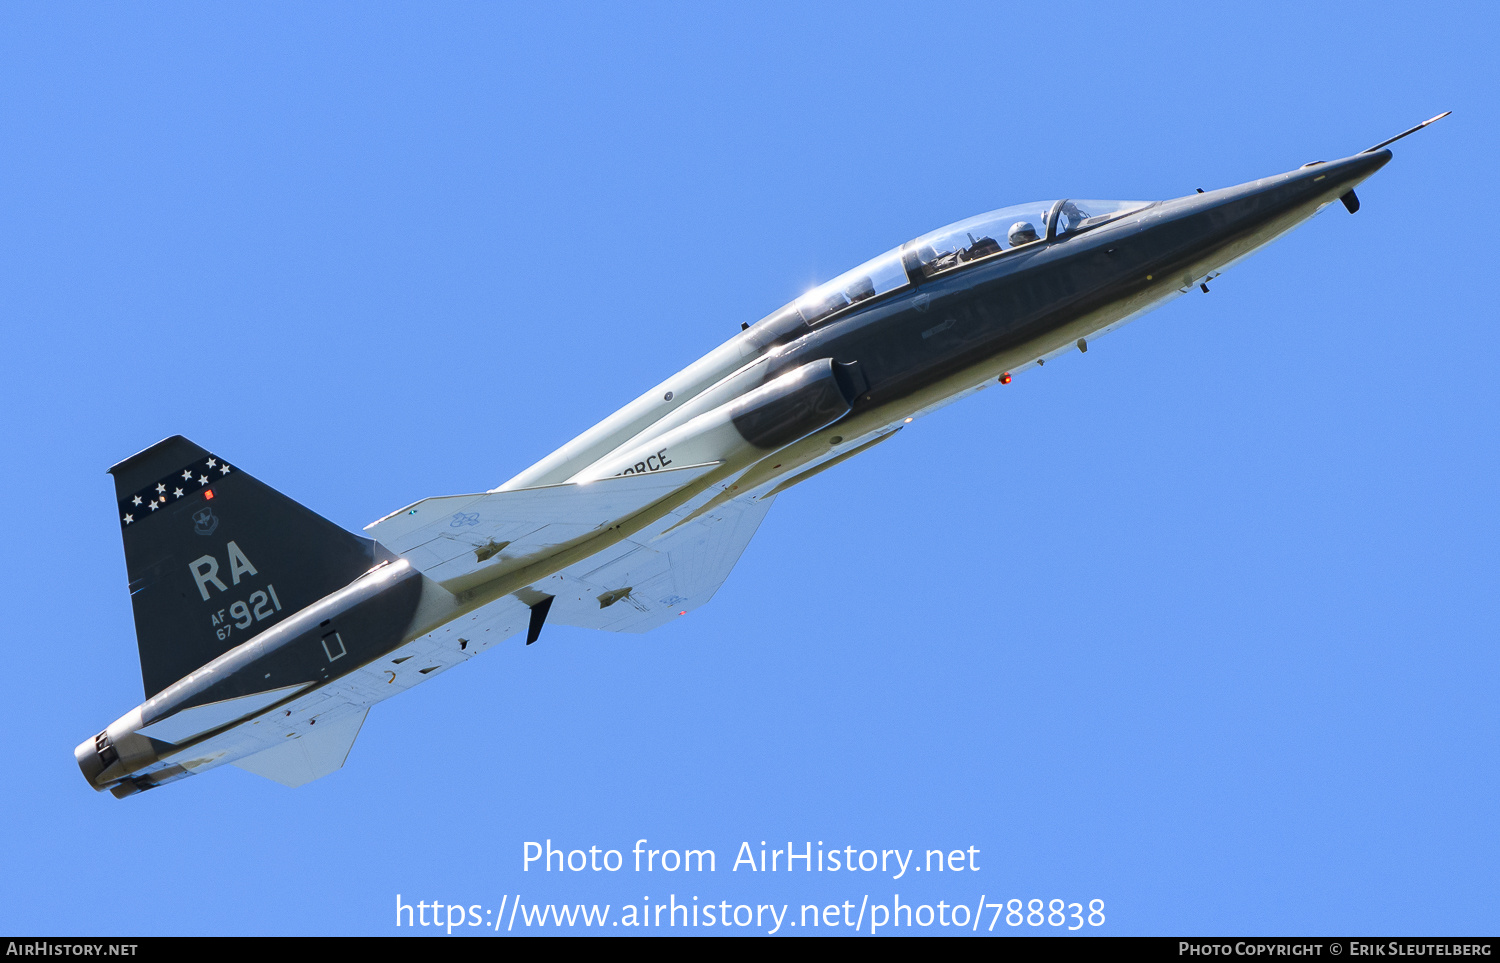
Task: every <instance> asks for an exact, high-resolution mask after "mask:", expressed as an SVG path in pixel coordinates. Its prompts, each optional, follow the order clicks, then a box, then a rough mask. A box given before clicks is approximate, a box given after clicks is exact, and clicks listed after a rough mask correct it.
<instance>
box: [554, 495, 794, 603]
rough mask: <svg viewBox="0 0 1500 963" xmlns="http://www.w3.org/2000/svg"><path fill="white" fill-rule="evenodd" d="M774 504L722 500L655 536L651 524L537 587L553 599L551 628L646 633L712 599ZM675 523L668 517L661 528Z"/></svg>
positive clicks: (747, 500) (659, 528) (657, 528)
mask: <svg viewBox="0 0 1500 963" xmlns="http://www.w3.org/2000/svg"><path fill="white" fill-rule="evenodd" d="M773 501H774V499H770V498H766V499H759V500H751V499H748V498H745V499H738V500H735V501H732V502H727V503H725V504H724V505H721V506H719V507H718V508H716V509H715V510H714V511H712V512H708V513H705V514H703V515H699V516H698V517H697V518H695V519H693V520H692V521H690V522H687V523H686V524H683V525H681V526H679V527H677V528H674V529H672V530H671V531H668V532H667V533H666V534H664V535H655V537H652V536H653V534H654V532H657V531H660V530H661V528H662V527H664V525H659V526H655V527H654V529H652V530H648V532H642V533H640V534H639V535H637V536H636V537H635V538H630V539H626V540H624V541H622V542H620V543H619V544H618V545H615V546H614V547H613V548H611V549H609V550H607V551H605V552H602V553H600V554H599V555H596V556H594V557H593V558H591V559H589V560H588V561H586V562H582V563H580V564H578V565H575V566H573V567H571V568H569V569H567V570H566V571H564V572H562V573H560V574H559V575H557V576H554V577H553V578H551V579H547V580H545V581H543V582H540V583H538V584H537V585H536V586H535V588H536V589H537V590H538V591H542V592H545V593H547V594H548V595H552V596H554V599H553V602H552V610H551V612H550V613H549V614H548V616H547V621H548V622H558V623H561V624H563V625H576V626H579V627H581V628H587V629H605V630H607V631H610V632H648V631H650V630H651V629H654V628H656V627H657V626H659V625H663V624H665V623H667V622H670V621H671V620H673V619H675V618H677V617H678V616H679V615H681V614H683V613H685V612H689V611H691V610H693V609H695V608H697V607H698V606H700V605H702V604H704V603H705V602H707V601H708V600H709V599H711V598H713V596H714V593H715V592H717V591H718V590H719V586H720V585H723V584H724V580H725V579H727V578H728V577H729V572H730V570H731V569H733V568H734V565H735V563H736V562H738V561H739V558H740V555H741V554H742V553H743V552H744V551H745V546H746V545H748V544H749V543H750V539H751V538H752V537H753V536H754V535H755V532H756V530H757V529H758V528H760V523H761V520H762V519H764V518H765V517H766V512H768V511H770V510H771V503H772V502H773ZM679 520H680V518H679V517H678V516H676V515H673V516H668V521H667V522H666V523H665V524H675V523H676V522H678V521H679Z"/></svg>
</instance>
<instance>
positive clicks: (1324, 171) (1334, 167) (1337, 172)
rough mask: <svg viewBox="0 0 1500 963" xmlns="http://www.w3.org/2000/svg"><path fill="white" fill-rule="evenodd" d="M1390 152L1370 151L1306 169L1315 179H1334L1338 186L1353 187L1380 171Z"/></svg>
mask: <svg viewBox="0 0 1500 963" xmlns="http://www.w3.org/2000/svg"><path fill="white" fill-rule="evenodd" d="M1390 160H1391V152H1390V151H1389V150H1377V151H1371V152H1370V153H1368V154H1355V155H1354V156H1353V157H1345V158H1344V159H1343V160H1336V161H1331V162H1329V163H1326V164H1318V165H1316V166H1314V167H1308V168H1306V170H1307V172H1308V173H1309V175H1310V176H1312V177H1314V178H1317V177H1319V175H1323V176H1326V177H1328V178H1332V179H1336V180H1337V182H1338V183H1340V184H1347V185H1349V186H1350V187H1354V186H1355V185H1357V184H1358V183H1359V182H1360V181H1362V180H1364V179H1365V178H1366V177H1369V176H1370V175H1371V174H1373V173H1375V172H1376V171H1378V170H1380V169H1381V168H1382V167H1384V166H1385V165H1386V164H1388V163H1390Z"/></svg>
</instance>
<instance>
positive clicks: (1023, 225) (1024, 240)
mask: <svg viewBox="0 0 1500 963" xmlns="http://www.w3.org/2000/svg"><path fill="white" fill-rule="evenodd" d="M1005 239H1006V240H1007V241H1009V242H1010V246H1011V247H1020V246H1021V245H1022V244H1030V243H1031V242H1032V241H1035V240H1037V236H1036V225H1034V224H1032V223H1031V222H1030V221H1017V222H1016V223H1014V224H1012V225H1011V226H1010V230H1009V231H1007V232H1006V234H1005Z"/></svg>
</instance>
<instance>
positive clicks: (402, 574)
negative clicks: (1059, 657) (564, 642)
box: [75, 115, 1446, 797]
mask: <svg viewBox="0 0 1500 963" xmlns="http://www.w3.org/2000/svg"><path fill="white" fill-rule="evenodd" d="M1440 116H1446V115H1440ZM1437 119H1439V118H1436V117H1435V118H1433V120H1437ZM1431 122H1432V121H1427V122H1426V123H1431ZM1423 126H1426V124H1421V125H1418V127H1414V128H1412V130H1411V131H1407V132H1405V133H1403V134H1401V135H1399V136H1398V137H1396V138H1392V139H1391V140H1389V141H1385V142H1383V143H1381V144H1378V145H1376V146H1375V147H1372V148H1370V149H1369V150H1366V151H1363V152H1361V153H1359V154H1355V155H1353V156H1352V157H1346V158H1344V159H1343V160H1336V161H1328V162H1324V161H1315V162H1313V163H1311V164H1306V165H1304V166H1302V167H1300V168H1298V169H1297V170H1294V171H1290V172H1288V173H1284V174H1278V175H1275V176H1273V177H1267V178H1264V179H1262V180H1257V181H1251V182H1249V183H1246V184H1240V185H1238V186H1235V187H1227V188H1223V189H1222V190H1215V191H1209V192H1206V193H1204V192H1201V191H1200V192H1198V193H1195V194H1189V195H1187V196H1186V197H1179V198H1177V199H1176V200H1169V201H1156V202H1146V201H1095V200H1078V199H1065V200H1057V201H1040V202H1036V203H1031V204H1020V205H1017V206H1014V207H1006V208H1002V209H1000V210H997V211H991V212H989V213H988V214H980V215H978V216H977V217H971V218H969V219H968V220H965V221H960V222H958V223H956V224H951V225H949V226H947V227H944V228H940V229H939V230H936V231H933V232H931V233H929V234H924V235H923V236H921V237H919V238H917V239H915V240H913V241H908V242H907V243H905V244H902V245H901V246H900V247H897V248H895V249H893V250H891V251H889V252H887V253H885V254H882V255H881V256H879V257H877V258H874V259H873V260H870V261H867V262H866V263H864V264H861V265H860V266H859V267H856V268H854V269H853V270H851V271H848V272H845V273H844V274H841V275H839V276H838V277H836V278H834V279H832V280H831V281H828V282H827V283H825V284H821V285H819V286H818V287H816V288H814V289H813V290H811V291H809V292H807V293H806V294H805V295H803V296H802V297H800V298H798V299H797V300H795V301H793V302H792V303H791V304H788V305H786V306H785V307H783V308H781V309H780V310H778V311H775V312H773V313H771V314H770V315H768V316H766V317H765V318H763V319H761V320H760V321H758V322H756V323H755V324H744V325H742V330H741V331H740V333H739V334H737V335H736V336H735V337H733V338H731V339H730V340H729V341H728V342H726V343H725V344H723V345H721V346H720V347H719V348H717V349H715V350H714V351H712V352H710V353H709V354H707V355H706V356H704V357H703V358H702V359H700V360H699V361H697V362H696V363H694V364H692V365H690V366H689V367H688V368H686V369H684V370H682V371H679V372H678V373H677V374H674V375H672V376H671V377H670V378H668V379H666V380H665V381H663V382H662V383H661V384H659V385H657V386H656V387H654V388H652V389H651V390H649V391H647V392H646V393H645V394H643V395H641V396H640V397H639V398H637V399H636V400H634V401H632V402H630V403H629V404H628V405H626V406H625V407H624V408H621V409H620V410H619V411H617V412H615V413H614V414H613V415H610V416H609V417H608V418H606V419H604V420H603V421H601V422H600V423H599V424H597V425H595V426H594V427H593V428H590V429H589V430H588V431H585V432H584V433H583V434H581V435H579V436H578V437H577V438H575V439H573V440H572V441H570V442H568V443H567V444H566V445H564V446H562V447H561V448H559V449H558V450H557V451H555V452H553V453H552V454H551V455H548V456H547V457H546V458H544V459H542V460H541V461H539V462H537V463H536V464H535V465H533V466H531V467H530V468H528V469H526V470H525V471H523V472H521V473H520V474H518V475H516V476H515V477H514V478H512V479H510V480H509V481H507V482H506V483H505V484H503V485H501V486H500V487H498V488H496V489H494V490H492V491H488V492H479V493H475V494H468V495H449V496H443V497H438V498H427V499H423V500H422V501H419V502H416V503H414V504H412V505H409V506H407V507H405V508H402V509H400V510H399V511H396V512H392V513H391V514H390V515H387V516H386V517H384V518H382V519H380V520H378V521H376V522H374V523H372V524H370V525H368V526H366V528H365V532H366V534H365V535H364V536H359V535H355V534H353V533H350V532H348V531H345V530H343V529H341V528H339V527H338V526H336V525H334V524H333V523H331V522H329V521H328V520H326V519H324V518H322V517H321V516H319V515H317V514H316V513H314V512H312V511H310V510H309V509H307V508H304V507H303V506H301V505H299V504H297V503H296V502H294V501H292V500H291V499H289V498H287V497H286V496H284V495H282V494H280V493H278V492H276V491H274V490H273V489H272V488H270V487H269V486H267V485H266V484H264V483H262V482H260V481H258V480H257V479H255V478H254V477H252V476H251V475H250V474H248V473H247V472H245V471H243V470H242V469H241V467H240V466H239V465H238V464H237V463H232V462H230V461H227V460H225V459H224V458H223V457H221V456H219V455H216V454H213V453H211V452H209V451H207V450H205V449H203V448H200V447H199V446H198V445H195V444H194V443H192V442H191V441H188V440H187V439H186V438H183V437H181V436H175V437H172V438H168V439H166V440H164V441H161V442H158V443H157V444H155V445H152V446H151V447H150V448H147V449H146V450H144V451H142V452H140V453H138V454H136V455H132V456H131V457H129V458H127V459H125V460H124V461H122V462H120V463H119V464H117V465H115V466H114V467H113V468H111V469H110V473H111V474H112V475H113V476H114V484H115V494H116V498H117V511H118V517H119V522H120V527H121V530H122V534H123V538H124V542H125V560H126V566H127V569H128V571H129V577H130V594H131V602H132V605H133V608H134V614H135V624H136V635H137V642H138V645H139V648H140V657H141V672H142V676H143V678H144V682H145V694H146V701H144V702H143V703H141V704H140V705H139V706H137V707H136V708H134V709H132V710H130V711H129V712H127V713H126V714H125V715H123V716H121V717H120V718H119V719H117V720H116V721H115V722H113V723H111V724H110V725H109V726H108V727H107V728H106V729H105V730H104V731H102V732H100V733H99V734H98V735H97V736H93V737H91V738H89V739H86V740H85V741H84V742H83V743H82V744H81V745H79V746H78V748H77V749H76V750H75V756H76V759H77V761H78V765H79V766H80V768H81V769H82V770H83V774H84V777H85V778H87V779H88V781H89V783H90V784H91V785H92V786H94V787H95V788H96V789H100V790H103V789H108V790H110V791H111V792H112V793H113V794H114V795H115V796H119V797H123V796H128V795H131V794H134V793H137V792H140V791H142V790H145V789H151V788H154V787H156V786H160V785H164V784H166V783H169V782H173V781H175V780H179V779H182V778H184V777H186V776H189V775H192V774H194V773H198V772H202V771H203V770H206V769H212V768H214V767H216V766H219V765H221V764H223V763H232V764H234V765H236V766H239V767H240V768H241V769H245V770H248V771H250V772H252V773H257V774H259V775H261V776H265V777H268V778H270V779H274V780H276V781H278V782H281V783H284V784H286V785H289V786H297V785H301V784H303V783H306V782H308V781H310V780H313V779H317V778H319V777H320V776H323V775H326V774H328V773H330V772H332V771H334V770H335V769H338V768H339V767H340V766H342V765H343V763H344V760H345V757H346V756H347V755H348V753H349V749H350V747H351V746H352V745H353V743H354V740H355V737H356V736H357V735H358V733H359V730H360V726H361V725H362V724H363V722H364V719H365V715H366V713H367V712H368V711H369V709H370V707H371V706H372V705H374V704H375V703H377V702H380V701H381V700H383V699H387V698H389V697H391V696H393V695H396V694H397V693H399V692H404V691H405V690H407V689H409V688H411V687H412V686H415V685H418V684H419V683H422V682H425V681H427V680H428V679H431V678H433V677H435V676H437V675H439V674H441V673H442V672H444V671H446V670H448V669H450V668H452V667H454V666H456V665H458V664H460V663H462V662H465V661H467V660H469V659H471V658H473V657H474V656H476V655H478V654H479V653H481V652H483V651H485V650H486V649H488V648H491V647H492V646H494V645H496V644H497V643H499V642H501V641H502V640H504V639H506V638H509V637H510V636H512V635H514V634H517V633H520V632H523V631H524V632H525V633H526V644H527V645H530V644H531V643H533V642H536V641H537V639H538V637H539V635H540V633H541V631H542V628H543V625H544V623H546V622H548V621H552V622H561V623H564V624H567V625H575V626H586V627H589V628H595V629H605V630H609V631H615V632H644V631H647V630H649V629H652V628H655V627H656V626H659V625H662V624H664V623H666V622H669V621H671V620H672V619H674V618H677V617H679V616H682V615H685V614H687V612H689V611H691V610H692V609H694V608H696V607H697V606H699V605H702V604H703V603H705V602H707V601H708V600H709V599H710V598H711V597H712V596H713V594H714V592H715V591H716V590H717V589H718V587H719V585H720V584H722V583H723V581H724V580H725V578H727V577H728V575H729V571H730V569H731V568H733V567H734V564H735V562H736V561H737V560H738V558H739V556H740V553H741V552H742V551H743V550H744V548H745V545H746V544H747V543H748V542H749V540H750V538H751V537H752V536H753V535H754V534H755V531H756V529H757V528H758V527H759V525H760V523H761V520H762V519H763V518H764V517H765V515H766V512H767V511H768V510H769V509H770V508H771V505H772V503H773V502H774V501H775V499H776V498H777V496H778V495H780V494H781V493H783V492H785V491H787V490H788V489H790V488H792V487H793V486H795V485H797V484H799V483H801V482H803V481H805V480H807V479H808V478H811V477H812V476H814V475H816V474H818V473H819V472H821V471H824V470H825V469H827V468H830V467H832V466H834V465H836V464H838V463H839V462H842V461H844V460H846V459H848V458H851V457H853V456H854V455H857V454H859V453H860V452H862V451H866V450H868V449H870V448H871V447H873V446H875V445H878V444H880V443H881V442H884V441H887V440H889V439H890V438H891V437H892V436H893V435H894V434H895V433H896V432H898V431H900V430H901V428H902V427H903V426H904V425H906V424H909V423H910V422H912V421H913V420H914V419H916V418H919V417H921V416H922V415H925V414H928V413H929V412H932V411H933V410H935V409H937V408H940V407H942V406H944V405H946V404H949V403H951V402H953V401H955V400H957V399H959V398H962V397H964V396H966V395H968V394H971V393H973V392H976V391H979V390H981V389H983V388H985V387H987V386H990V385H995V384H1008V383H1009V382H1010V381H1011V378H1012V377H1013V376H1014V375H1016V374H1019V373H1021V372H1023V371H1027V370H1031V369H1034V368H1040V367H1041V366H1043V365H1045V364H1046V363H1047V362H1048V361H1050V360H1052V359H1053V358H1056V357H1057V356H1059V355H1061V354H1063V353H1064V352H1068V351H1072V350H1075V349H1077V350H1079V351H1085V350H1087V349H1088V344H1089V341H1090V340H1091V339H1096V338H1098V337H1100V336H1101V335H1104V334H1106V333H1108V332H1110V331H1113V330H1114V329H1115V328H1118V327H1119V326H1120V325H1122V324H1125V323H1126V322H1127V321H1130V320H1132V319H1133V318H1136V317H1139V316H1140V315H1141V314H1143V313H1144V312H1146V311H1149V310H1151V309H1152V308H1155V307H1158V306H1160V305H1161V304H1163V303H1164V302H1166V301H1169V300H1171V299H1173V298H1175V297H1177V296H1179V295H1181V294H1184V293H1186V292H1188V291H1191V290H1192V289H1193V288H1195V287H1200V286H1202V287H1205V290H1206V285H1207V283H1208V282H1209V281H1210V280H1212V279H1213V278H1215V277H1216V276H1218V274H1219V272H1221V271H1223V270H1224V269H1225V268H1227V267H1229V266H1230V265H1232V264H1234V263H1235V262H1236V261H1238V260H1239V259H1241V258H1243V257H1245V256H1246V255H1248V254H1250V253H1251V252H1253V251H1255V250H1257V249H1259V248H1261V247H1263V246H1264V245H1266V244H1267V243H1269V242H1270V241H1272V240H1274V239H1275V238H1277V237H1280V236H1281V235H1282V234H1285V233H1286V232H1287V231H1289V230H1291V229H1292V228H1294V227H1296V226H1297V225H1299V224H1301V223H1302V222H1304V221H1306V220H1307V219H1308V218H1310V217H1312V216H1313V215H1314V214H1316V213H1318V212H1319V211H1321V210H1322V209H1323V208H1324V207H1325V206H1327V205H1329V204H1331V203H1333V202H1334V201H1342V202H1343V205H1344V207H1345V208H1347V209H1348V210H1349V211H1350V212H1351V213H1353V212H1354V211H1356V210H1358V208H1359V200H1358V198H1357V197H1356V196H1355V193H1354V188H1355V187H1356V186H1357V185H1358V184H1360V183H1361V182H1362V181H1364V180H1365V178H1367V177H1369V176H1370V175H1371V174H1373V173H1375V172H1376V171H1377V170H1379V169H1380V168H1381V167H1383V166H1384V165H1385V164H1386V162H1387V161H1389V160H1390V158H1391V152H1390V151H1389V150H1387V149H1386V147H1387V145H1388V144H1390V143H1392V142H1394V141H1395V140H1398V139H1399V138H1400V137H1404V136H1406V134H1409V133H1412V132H1413V131H1415V130H1418V129H1420V128H1421V127H1423Z"/></svg>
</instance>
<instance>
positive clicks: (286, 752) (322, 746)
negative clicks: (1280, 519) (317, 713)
mask: <svg viewBox="0 0 1500 963" xmlns="http://www.w3.org/2000/svg"><path fill="white" fill-rule="evenodd" d="M351 708H352V707H351ZM369 711H370V709H369V707H368V706H361V707H358V708H353V711H351V712H349V713H347V714H345V715H341V716H334V717H332V718H330V717H328V716H326V715H325V716H321V717H319V719H318V722H319V723H321V724H320V725H316V726H311V727H309V728H308V729H307V730H306V731H305V732H303V733H302V734H301V735H299V736H295V737H293V738H291V739H287V740H285V741H284V742H282V743H281V745H279V746H273V747H272V748H270V749H265V750H262V751H261V752H257V753H255V754H254V755H253V756H246V757H245V758H243V759H239V760H236V761H235V763H234V765H236V766H238V767H240V768H241V769H243V770H245V771H246V772H253V773H255V774H256V775H257V776H262V777H264V778H266V779H270V780H272V781H274V782H279V783H281V784H282V785H283V786H290V787H292V788H293V789H295V788H297V787H298V786H301V785H303V784H304V783H309V782H312V781H313V780H314V779H321V778H322V777H324V776H326V775H328V774H329V773H330V772H333V771H334V770H336V769H339V768H341V767H342V766H343V765H344V760H345V759H347V758H349V750H350V749H352V748H354V740H355V738H356V737H357V736H358V735H359V730H360V727H361V726H363V725H364V724H365V715H366V714H367V713H369Z"/></svg>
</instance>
